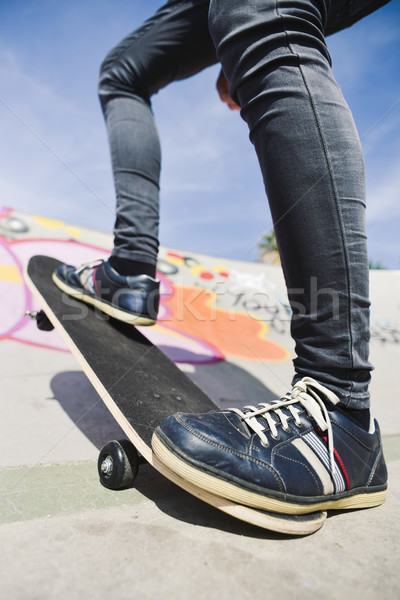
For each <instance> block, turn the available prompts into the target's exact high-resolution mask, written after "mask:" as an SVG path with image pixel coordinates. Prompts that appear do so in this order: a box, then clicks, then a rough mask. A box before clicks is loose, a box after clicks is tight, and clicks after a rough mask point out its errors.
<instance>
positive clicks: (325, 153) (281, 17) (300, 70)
mask: <svg viewBox="0 0 400 600" xmlns="http://www.w3.org/2000/svg"><path fill="white" fill-rule="evenodd" d="M275 10H276V14H277V16H278V17H279V18H280V20H281V24H282V32H283V33H284V34H285V38H286V45H287V48H288V50H289V51H290V53H291V54H292V55H293V56H295V57H296V58H297V61H298V68H299V72H300V75H301V78H302V80H303V84H304V87H305V89H306V92H307V95H308V99H309V102H310V106H311V110H312V114H313V116H314V120H315V123H316V126H317V130H318V134H319V139H320V142H321V146H322V149H323V153H324V157H325V162H326V166H327V170H328V174H329V181H330V187H331V190H332V194H333V199H334V203H335V209H336V214H337V217H338V224H339V229H340V239H341V243H342V250H343V256H344V264H345V270H346V283H347V317H348V321H347V322H348V325H347V330H348V335H349V345H348V353H349V360H350V363H351V367H353V366H354V359H353V351H352V349H353V333H352V318H351V294H350V289H351V278H350V270H349V260H348V254H347V250H346V244H345V235H344V230H343V222H342V218H341V214H340V211H339V207H338V197H337V196H338V195H337V190H336V186H335V183H334V180H333V173H332V168H331V163H330V160H329V156H328V149H327V147H326V144H325V139H324V136H323V132H322V128H321V126H320V122H319V118H318V113H317V110H316V107H315V104H314V101H313V98H312V94H311V91H310V89H309V86H308V85H307V81H306V77H305V74H304V71H303V69H302V64H301V57H300V56H299V54H298V53H297V52H294V50H293V48H292V45H291V43H290V40H289V39H288V33H287V30H286V27H285V24H284V21H285V16H284V15H283V14H282V13H281V12H280V10H279V0H275ZM345 379H346V382H347V383H350V390H349V396H348V397H351V393H352V389H353V382H352V381H350V380H349V377H348V371H346V375H345Z"/></svg>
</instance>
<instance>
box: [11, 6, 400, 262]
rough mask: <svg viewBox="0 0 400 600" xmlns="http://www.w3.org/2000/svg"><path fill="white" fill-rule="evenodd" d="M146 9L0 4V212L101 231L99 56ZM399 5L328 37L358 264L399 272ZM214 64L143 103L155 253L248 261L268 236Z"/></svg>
mask: <svg viewBox="0 0 400 600" xmlns="http://www.w3.org/2000/svg"><path fill="white" fill-rule="evenodd" d="M160 4H161V2H159V1H158V0H86V1H85V0H70V1H69V2H59V1H57V0H18V2H15V1H13V0H1V1H0V22H1V23H2V29H1V32H0V81H1V85H0V127H1V132H2V135H1V139H2V143H1V144H0V203H1V204H4V205H7V206H13V207H15V208H18V209H20V210H26V211H29V212H34V213H37V214H43V215H46V216H50V217H53V218H57V219H62V220H65V221H69V222H72V223H75V224H80V225H83V226H88V227H93V228H97V229H102V230H104V231H110V232H111V231H112V226H113V221H114V186H113V181H112V174H111V168H110V163H109V150H108V142H107V136H106V131H105V126H104V122H103V117H102V113H101V110H100V106H99V103H98V99H97V90H96V86H97V74H98V69H99V66H100V63H101V61H102V59H103V58H104V56H105V54H106V53H107V52H108V51H109V50H110V49H111V48H112V47H113V46H114V45H115V44H116V43H117V42H119V41H120V39H122V38H123V37H124V36H125V35H127V34H128V33H130V32H131V31H132V30H134V29H135V28H136V27H138V26H139V25H140V24H141V23H142V22H143V20H144V19H146V18H147V17H149V16H151V15H152V14H153V13H154V11H155V10H156V9H157V8H158V7H159V6H160ZM399 17H400V2H399V1H398V0H392V2H391V3H390V4H389V5H387V6H386V7H384V8H383V9H381V10H380V11H378V12H377V13H375V14H374V15H372V16H370V17H368V18H366V19H364V20H363V21H362V22H360V23H358V24H356V25H355V26H354V27H352V28H350V29H348V30H346V31H343V32H341V33H339V34H337V35H335V36H332V37H331V38H329V47H330V50H331V55H332V59H333V65H334V72H335V74H336V77H337V79H338V81H339V83H340V85H341V86H342V89H343V91H344V94H345V96H346V99H347V101H348V102H349V105H350V107H351V109H352V111H353V114H354V117H355V120H356V123H357V126H358V129H359V132H360V136H361V140H362V144H363V147H364V153H365V160H366V166H367V183H368V212H367V224H368V234H369V245H370V256H371V258H372V259H373V260H374V261H380V262H382V263H383V264H384V265H385V266H387V267H389V268H395V269H400V242H399V232H400V77H399V62H400V61H399V59H400V51H399V48H400V18H399ZM217 75H218V67H212V68H210V69H207V70H206V71H204V72H203V73H201V74H199V75H197V76H195V77H193V78H191V79H189V80H187V81H184V82H179V83H176V84H173V85H172V86H170V87H168V88H167V89H165V90H163V91H161V92H160V93H159V94H158V95H157V97H155V98H154V100H153V109H154V112H155V115H156V119H157V125H158V128H159V131H160V135H161V139H162V148H163V170H162V180H161V186H162V196H161V232H160V237H161V243H162V244H164V245H167V246H171V247H175V248H181V249H185V250H192V251H196V252H202V253H206V254H214V255H217V256H225V257H229V258H236V259H245V260H254V259H255V258H256V255H257V252H256V248H257V242H258V240H259V239H260V237H261V236H262V234H263V232H265V231H268V230H269V229H270V227H271V218H270V215H269V210H268V205H267V201H266V198H265V194H264V189H263V183H262V180H261V175H260V172H259V167H258V164H257V161H256V158H255V154H254V151H253V148H252V146H251V144H250V142H249V141H248V134H247V128H246V126H245V124H244V123H243V122H242V121H241V119H240V117H239V115H238V114H237V113H231V112H230V111H229V110H228V109H227V108H226V107H225V106H224V105H223V104H222V103H221V102H220V101H219V99H218V96H217V94H216V91H215V80H216V78H217Z"/></svg>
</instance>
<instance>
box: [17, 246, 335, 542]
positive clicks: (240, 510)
mask: <svg viewBox="0 0 400 600" xmlns="http://www.w3.org/2000/svg"><path fill="white" fill-rule="evenodd" d="M32 258H33V257H32ZM28 265H29V262H28V263H26V265H25V269H24V277H25V281H26V283H27V285H28V287H29V289H30V291H31V292H32V294H33V295H34V296H35V297H36V299H37V300H38V301H39V302H40V303H41V304H42V309H43V310H44V312H45V314H46V316H47V317H48V319H49V320H50V321H51V323H52V324H53V325H54V328H55V329H56V330H57V331H58V333H59V334H60V335H61V337H62V339H63V340H64V341H65V343H66V345H67V346H68V348H69V349H70V351H71V353H72V354H73V356H74V357H75V359H76V360H77V362H78V363H79V365H80V366H81V368H82V369H83V371H84V373H85V375H86V377H87V378H88V379H89V381H90V383H91V384H92V385H93V387H94V388H95V390H96V392H97V393H98V395H99V397H100V399H101V400H102V401H103V402H104V403H105V405H106V406H107V408H108V410H109V411H110V412H111V414H112V415H113V417H114V419H115V420H116V421H117V423H118V424H119V425H120V426H121V428H122V429H123V431H124V433H125V434H126V435H127V437H128V438H129V440H130V441H131V442H132V444H133V445H134V446H135V448H136V449H137V450H138V451H139V452H140V454H141V455H142V456H143V457H144V458H145V459H146V461H147V462H148V463H149V464H150V465H151V466H153V467H154V468H155V469H156V470H157V471H158V472H159V473H161V474H162V475H164V477H166V478H167V479H169V480H170V481H172V482H173V483H175V484H176V485H178V486H179V487H181V488H182V489H184V490H185V491H187V492H188V493H190V494H191V495H193V496H195V497H196V498H199V499H200V500H203V501H204V502H206V503H207V504H210V505H211V506H214V507H215V508H217V509H218V510H221V511H222V512H224V513H226V514H228V515H230V516H232V517H234V518H236V519H239V520H241V521H245V522H246V523H249V524H251V525H255V526H257V527H260V528H262V529H267V530H269V531H274V532H277V533H283V534H287V535H298V536H301V535H309V534H311V533H315V532H316V531H318V530H319V529H320V528H321V527H322V526H323V524H324V523H325V520H326V517H327V513H326V512H322V511H320V512H318V513H311V514H309V515H301V516H300V515H295V516H289V517H288V516H286V515H281V514H278V513H268V512H266V511H262V510H258V509H253V508H250V507H247V506H244V505H241V504H237V503H235V502H231V501H230V500H227V499H225V498H222V497H219V496H216V495H214V494H212V493H210V492H207V491H206V490H202V489H201V488H198V487H197V486H195V485H194V484H192V483H190V482H189V481H186V480H185V479H183V478H182V477H180V476H179V475H177V474H176V473H174V472H173V471H171V470H170V469H169V468H168V467H167V466H166V465H164V464H163V463H161V462H160V461H159V460H158V459H157V457H156V456H155V455H154V454H153V452H152V449H151V447H149V446H148V445H147V444H145V443H144V442H143V440H142V439H141V438H140V437H139V435H138V434H137V433H136V431H135V430H134V428H133V427H132V425H131V424H130V423H129V421H128V420H127V419H126V418H125V416H124V415H123V413H122V412H121V411H120V410H119V408H118V407H117V406H116V404H115V402H114V401H113V399H112V397H111V395H110V394H109V392H108V391H107V390H106V389H105V388H104V386H103V385H102V383H101V382H100V380H99V378H98V377H97V375H96V373H95V372H94V371H93V369H92V368H91V367H90V365H89V364H88V362H87V361H86V359H85V357H84V356H83V354H82V353H81V352H80V350H79V349H78V348H77V346H76V345H75V344H74V343H73V341H72V340H71V338H70V336H69V335H68V334H67V332H66V331H65V329H64V327H63V325H62V324H61V322H60V321H59V320H58V318H57V317H56V316H55V314H54V313H53V311H52V310H51V308H50V306H49V305H48V303H47V302H46V300H45V298H44V297H43V296H42V294H41V293H40V292H39V291H38V289H37V288H36V286H35V284H34V283H33V281H32V280H31V278H30V276H29V274H28ZM300 517H301V518H300Z"/></svg>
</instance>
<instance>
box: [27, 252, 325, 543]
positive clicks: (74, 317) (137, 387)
mask: <svg viewBox="0 0 400 600" xmlns="http://www.w3.org/2000/svg"><path fill="white" fill-rule="evenodd" d="M60 264H61V263H60V262H59V261H58V260H56V259H54V258H50V257H47V256H33V257H32V258H31V259H30V260H29V263H28V265H27V267H26V270H25V277H26V282H27V284H28V286H29V288H30V290H31V291H32V293H33V295H34V296H35V298H36V299H37V301H38V303H40V305H41V307H42V310H41V311H39V312H38V313H34V314H30V315H29V316H31V317H33V318H35V319H36V321H37V325H38V327H39V328H40V329H43V330H51V329H52V328H53V327H54V328H55V329H56V330H57V331H58V332H59V333H60V334H61V336H62V338H63V339H64V340H65V342H66V344H67V346H68V347H69V349H70V350H71V352H72V354H73V355H74V356H75V358H76V359H77V361H78V363H79V364H80V366H81V368H82V369H83V371H84V373H85V374H86V376H87V377H88V379H89V380H90V382H91V383H92V385H93V386H94V388H95V389H96V391H97V393H98V394H99V396H100V398H101V399H102V400H103V402H104V403H105V404H106V406H107V408H108V409H109V410H110V412H111V413H112V415H113V416H114V418H115V419H116V421H117V422H118V424H119V425H120V426H121V428H122V429H123V431H124V433H125V435H126V436H127V438H128V439H127V440H113V441H110V442H108V443H107V444H106V445H105V446H104V448H103V449H102V450H101V451H100V454H99V459H98V473H99V477H100V481H101V483H102V484H103V485H104V486H106V487H107V488H109V489H119V488H125V487H130V486H131V485H132V484H133V482H134V479H135V476H136V474H137V471H138V467H139V465H140V463H142V462H148V463H149V464H150V465H152V466H153V467H154V468H155V469H156V470H157V471H159V472H160V473H161V474H162V475H164V476H165V477H167V478H168V479H169V480H170V481H172V482H174V483H175V484H177V485H178V486H180V487H181V488H183V489H184V490H186V491H187V492H189V493H190V494H192V495H193V496H195V497H196V498H199V499H200V500H203V501H204V502H207V503H208V504H210V505H212V506H214V507H216V508H217V509H219V510H221V511H223V512H224V513H227V514H228V515H231V516H232V517H235V518H237V519H240V520H242V521H246V522H248V523H251V524H252V525H256V526H258V527H262V528H264V529H268V530H271V531H276V532H280V533H285V534H291V535H308V534H310V533H313V532H315V531H317V530H318V529H320V527H322V525H323V524H324V522H325V519H326V513H325V512H316V513H311V514H309V515H284V514H277V513H270V512H266V511H262V510H258V509H253V508H250V507H246V506H242V505H240V504H236V503H234V502H231V501H229V500H226V499H224V498H221V497H219V496H216V495H214V494H211V493H209V492H207V491H205V490H202V489H200V488H198V487H196V486H195V485H193V484H191V483H189V482H188V481H186V480H184V479H183V478H181V477H180V476H179V475H177V474H175V473H174V472H173V471H171V470H170V469H169V468H168V467H166V466H165V465H163V463H161V462H160V461H159V460H158V459H157V457H156V456H155V455H154V454H153V453H152V450H151V445H150V444H151V437H152V434H153V431H154V429H155V428H156V427H157V426H158V425H160V424H161V423H162V422H163V421H164V419H166V418H167V417H168V416H170V415H172V414H174V413H176V412H178V411H180V412H189V413H194V412H200V413H202V412H208V411H210V410H218V407H217V406H216V405H215V404H214V402H213V401H212V400H211V399H210V398H209V397H208V396H207V395H206V394H205V393H204V392H203V391H202V390H201V389H200V388H199V387H198V386H197V385H196V384H195V383H194V382H193V381H192V380H191V379H190V378H189V377H188V376H187V375H185V374H184V373H183V372H182V371H181V370H180V369H179V368H178V367H177V366H176V365H175V364H174V363H173V362H172V361H171V360H170V359H169V358H168V357H167V356H166V355H165V354H163V352H162V351H161V350H160V349H159V348H157V347H156V346H154V345H153V344H152V343H151V342H150V341H149V340H148V339H147V338H146V337H145V336H144V335H142V333H141V332H139V331H138V330H137V329H136V328H135V327H133V326H132V325H128V324H125V323H122V322H120V321H117V320H115V319H112V318H110V317H108V316H107V315H104V314H103V313H100V312H99V311H98V310H95V309H93V308H92V307H90V306H88V305H86V304H84V303H83V302H79V301H78V300H75V299H73V298H71V297H70V296H68V295H67V294H65V293H64V292H62V291H61V290H59V289H58V288H57V286H56V285H55V284H54V283H53V281H52V273H53V272H54V270H55V269H56V268H57V267H58V265H60Z"/></svg>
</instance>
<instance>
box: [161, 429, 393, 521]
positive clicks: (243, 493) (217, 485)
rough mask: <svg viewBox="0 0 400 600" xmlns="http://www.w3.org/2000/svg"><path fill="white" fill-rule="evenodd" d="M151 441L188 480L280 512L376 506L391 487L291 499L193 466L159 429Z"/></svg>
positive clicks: (165, 461) (163, 459) (239, 501)
mask: <svg viewBox="0 0 400 600" xmlns="http://www.w3.org/2000/svg"><path fill="white" fill-rule="evenodd" d="M151 445H152V448H153V452H154V454H155V455H156V456H157V458H158V459H159V460H160V461H161V462H162V463H163V464H164V465H166V466H167V467H168V468H170V469H171V470H172V471H174V472H175V473H177V474H178V475H180V476H181V477H182V478H183V479H186V481H189V482H191V483H192V484H194V485H196V486H197V487H199V488H201V489H203V490H206V491H208V492H211V493H213V494H215V495H217V496H220V497H222V498H226V499H227V500H231V501H233V502H236V503H237V504H243V505H245V506H250V507H252V508H258V509H262V510H267V511H272V512H276V513H284V514H290V515H301V514H307V513H312V512H316V511H320V510H322V511H325V510H348V509H360V508H372V507H373V506H379V505H380V504H382V503H383V502H384V501H385V498H386V493H387V490H381V491H379V492H371V493H362V492H361V493H356V494H354V495H353V496H346V497H344V498H340V499H337V500H332V499H330V500H326V501H318V502H316V503H315V504H307V505H305V504H297V503H293V502H287V501H283V500H279V499H277V498H271V497H268V496H264V495H261V494H257V493H255V492H252V491H249V490H246V489H244V488H240V487H238V486H236V485H234V484H232V483H229V482H228V481H226V480H224V479H220V478H219V477H215V476H213V475H210V474H209V473H206V472H204V471H200V470H199V469H196V468H195V467H192V466H191V465H190V464H189V463H187V462H185V461H184V460H182V459H181V458H179V456H177V455H176V454H175V453H173V452H172V451H171V450H170V449H169V448H167V446H166V445H165V444H164V443H163V441H162V440H161V439H160V437H159V436H158V435H157V432H154V434H153V438H152V441H151Z"/></svg>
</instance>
